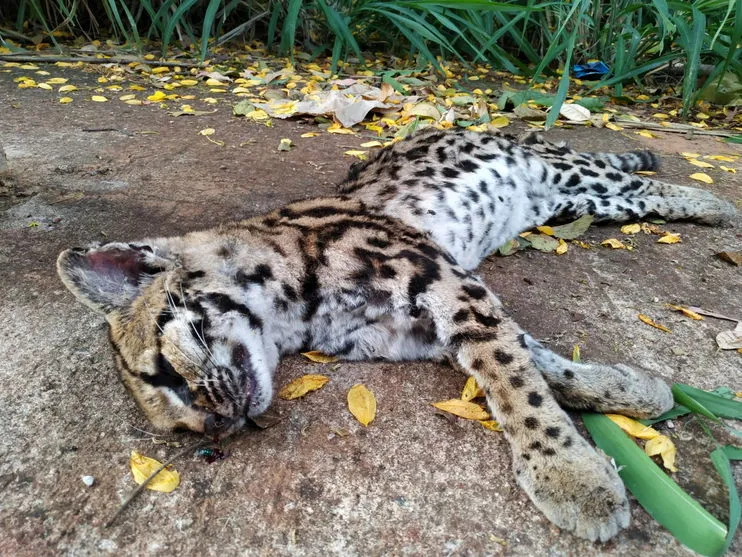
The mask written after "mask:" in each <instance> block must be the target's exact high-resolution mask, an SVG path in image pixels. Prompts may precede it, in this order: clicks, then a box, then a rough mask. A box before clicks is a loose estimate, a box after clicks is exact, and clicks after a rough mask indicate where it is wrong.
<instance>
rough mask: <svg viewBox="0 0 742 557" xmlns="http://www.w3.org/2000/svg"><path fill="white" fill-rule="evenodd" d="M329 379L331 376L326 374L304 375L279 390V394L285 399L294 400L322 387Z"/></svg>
mask: <svg viewBox="0 0 742 557" xmlns="http://www.w3.org/2000/svg"><path fill="white" fill-rule="evenodd" d="M329 380H330V378H329V377H327V376H326V375H313V374H308V375H303V376H301V377H298V378H297V379H294V380H293V381H292V382H291V383H289V384H288V385H286V386H285V387H283V388H282V389H281V390H280V391H279V392H278V396H279V397H281V398H282V399H284V400H293V399H295V398H299V397H302V396H304V395H305V394H307V393H311V392H312V391H316V390H318V389H321V388H322V387H324V386H325V385H326V384H327V382H328V381H329Z"/></svg>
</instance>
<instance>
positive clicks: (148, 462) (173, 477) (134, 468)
mask: <svg viewBox="0 0 742 557" xmlns="http://www.w3.org/2000/svg"><path fill="white" fill-rule="evenodd" d="M129 466H130V467H131V473H132V475H133V476H134V481H135V482H137V484H139V485H142V484H143V483H144V480H146V479H147V478H149V477H150V476H151V475H152V474H153V473H154V472H155V470H157V469H158V468H159V467H160V466H162V463H161V462H159V461H157V460H155V459H154V458H149V457H147V456H144V455H141V454H139V453H138V452H136V451H131V457H130V458H129ZM179 485H180V474H179V473H178V472H177V471H176V470H173V469H170V467H166V468H163V469H162V470H161V471H160V472H159V473H158V474H157V475H156V476H155V477H154V478H152V480H150V482H149V483H148V484H147V489H151V490H152V491H161V492H163V493H170V492H171V491H173V490H174V489H175V488H176V487H178V486H179Z"/></svg>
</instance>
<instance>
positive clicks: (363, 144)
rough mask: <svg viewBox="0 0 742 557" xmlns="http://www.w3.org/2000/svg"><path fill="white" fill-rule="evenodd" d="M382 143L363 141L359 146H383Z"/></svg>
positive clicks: (367, 147)
mask: <svg viewBox="0 0 742 557" xmlns="http://www.w3.org/2000/svg"><path fill="white" fill-rule="evenodd" d="M383 146H384V144H383V143H382V142H381V141H366V142H365V143H361V147H364V148H366V149H369V148H371V147H383Z"/></svg>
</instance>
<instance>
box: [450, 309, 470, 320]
mask: <svg viewBox="0 0 742 557" xmlns="http://www.w3.org/2000/svg"><path fill="white" fill-rule="evenodd" d="M468 319H469V310H468V309H460V310H459V311H457V312H456V313H455V314H454V315H453V322H454V323H461V322H462V321H467V320H468Z"/></svg>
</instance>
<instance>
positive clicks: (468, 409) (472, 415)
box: [433, 398, 490, 421]
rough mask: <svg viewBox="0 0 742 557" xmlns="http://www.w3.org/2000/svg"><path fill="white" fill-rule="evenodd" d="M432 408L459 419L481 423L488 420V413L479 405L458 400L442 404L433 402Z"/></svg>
mask: <svg viewBox="0 0 742 557" xmlns="http://www.w3.org/2000/svg"><path fill="white" fill-rule="evenodd" d="M433 406H435V407H436V408H437V409H438V410H443V411H444V412H448V413H449V414H453V415H454V416H458V417H460V418H466V419H467V420H477V421H482V420H489V419H490V415H489V413H488V412H487V411H486V410H485V409H484V408H482V407H481V406H479V404H475V403H473V402H468V401H465V400H461V399H458V398H452V399H451V400H445V401H443V402H434V403H433Z"/></svg>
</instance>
